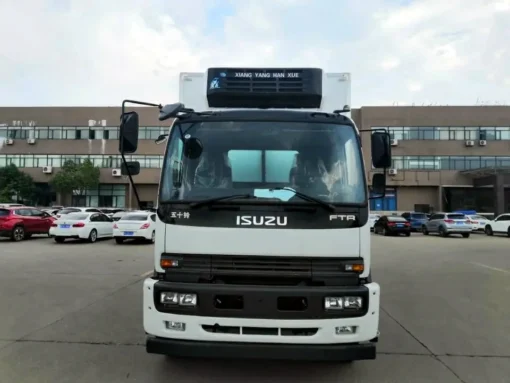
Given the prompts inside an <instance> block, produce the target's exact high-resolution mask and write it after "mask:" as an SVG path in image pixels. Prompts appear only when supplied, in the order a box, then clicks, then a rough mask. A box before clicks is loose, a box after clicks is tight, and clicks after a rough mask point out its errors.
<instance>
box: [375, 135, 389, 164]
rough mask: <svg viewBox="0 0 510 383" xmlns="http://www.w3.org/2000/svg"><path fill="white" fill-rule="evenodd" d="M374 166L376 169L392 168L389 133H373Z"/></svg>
mask: <svg viewBox="0 0 510 383" xmlns="http://www.w3.org/2000/svg"><path fill="white" fill-rule="evenodd" d="M372 164H373V165H374V168H376V169H382V168H389V167H391V142H390V135H389V134H388V133H387V132H374V133H372Z"/></svg>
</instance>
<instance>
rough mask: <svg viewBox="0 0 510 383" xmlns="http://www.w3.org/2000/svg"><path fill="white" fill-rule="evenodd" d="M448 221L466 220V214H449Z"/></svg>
mask: <svg viewBox="0 0 510 383" xmlns="http://www.w3.org/2000/svg"><path fill="white" fill-rule="evenodd" d="M447 218H448V219H465V218H466V216H465V215H464V214H448V217H447Z"/></svg>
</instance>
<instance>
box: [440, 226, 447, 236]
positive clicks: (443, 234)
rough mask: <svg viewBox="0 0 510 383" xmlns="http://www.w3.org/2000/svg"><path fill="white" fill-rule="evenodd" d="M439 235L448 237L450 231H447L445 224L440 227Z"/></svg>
mask: <svg viewBox="0 0 510 383" xmlns="http://www.w3.org/2000/svg"><path fill="white" fill-rule="evenodd" d="M439 235H440V236H441V237H443V238H446V237H448V233H447V232H446V230H445V229H444V227H443V226H440V227H439Z"/></svg>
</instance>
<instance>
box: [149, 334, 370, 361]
mask: <svg viewBox="0 0 510 383" xmlns="http://www.w3.org/2000/svg"><path fill="white" fill-rule="evenodd" d="M146 351H147V353H149V354H162V355H169V356H175V357H186V358H225V359H265V360H302V361H352V360H369V359H375V358H376V346H375V344H374V343H358V344H320V345H319V344H288V343H287V344H275V343H240V342H200V341H190V340H178V339H163V338H156V337H152V336H149V337H147V341H146Z"/></svg>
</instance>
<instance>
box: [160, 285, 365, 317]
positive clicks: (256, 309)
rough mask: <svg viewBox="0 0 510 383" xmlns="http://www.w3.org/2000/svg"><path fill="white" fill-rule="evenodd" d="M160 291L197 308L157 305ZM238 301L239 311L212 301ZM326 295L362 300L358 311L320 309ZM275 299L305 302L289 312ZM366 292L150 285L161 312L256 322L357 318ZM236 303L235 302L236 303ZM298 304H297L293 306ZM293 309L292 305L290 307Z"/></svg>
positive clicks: (362, 313)
mask: <svg viewBox="0 0 510 383" xmlns="http://www.w3.org/2000/svg"><path fill="white" fill-rule="evenodd" d="M161 292H176V293H189V294H197V306H195V307H187V306H174V305H163V304H161V303H160V295H161ZM218 296H222V297H221V299H224V300H226V299H229V298H227V297H231V298H230V299H234V298H236V299H239V297H242V298H241V300H242V308H239V309H231V308H218V304H217V301H216V298H218ZM327 296H334V297H335V296H338V297H339V296H360V297H362V298H363V309H362V310H347V309H344V310H331V311H326V310H325V309H324V298H325V297H327ZM279 298H284V299H289V298H298V299H299V302H301V300H302V299H304V300H305V301H306V304H305V305H304V306H303V307H300V309H299V310H300V311H290V310H288V307H284V304H281V306H280V307H279ZM369 299H370V296H369V291H368V288H367V287H365V286H356V287H334V288H332V287H306V286H263V287H260V286H240V285H221V284H208V283H172V282H164V281H159V282H156V283H155V284H154V306H155V308H156V310H158V311H159V312H163V313H171V314H180V315H196V316H207V317H220V318H251V319H253V318H257V319H293V320H294V319H331V318H359V317H362V316H365V315H366V314H367V312H368V306H369ZM237 301H238V300H237ZM295 304H298V303H295ZM292 307H295V306H292Z"/></svg>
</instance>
